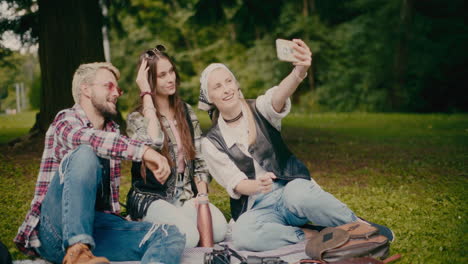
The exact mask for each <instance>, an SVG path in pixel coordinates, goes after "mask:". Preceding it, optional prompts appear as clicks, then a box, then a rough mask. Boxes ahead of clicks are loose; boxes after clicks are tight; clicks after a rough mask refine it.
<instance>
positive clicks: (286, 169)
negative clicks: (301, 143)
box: [206, 100, 310, 220]
mask: <svg viewBox="0 0 468 264" xmlns="http://www.w3.org/2000/svg"><path fill="white" fill-rule="evenodd" d="M247 104H248V105H249V107H250V109H251V110H252V114H253V118H254V121H255V126H256V129H257V138H256V140H255V143H253V144H252V145H250V146H249V148H248V151H249V153H250V155H251V156H252V158H254V159H255V160H256V161H257V162H258V164H260V166H261V167H262V168H263V169H264V170H265V171H268V172H272V173H274V174H275V175H276V177H277V179H280V180H285V181H291V180H294V179H296V178H302V179H307V180H310V174H309V170H308V169H307V167H306V166H305V165H304V163H302V162H301V161H300V160H299V159H297V158H296V156H294V155H293V154H292V153H291V151H290V150H289V149H288V147H287V146H286V144H285V143H284V141H283V138H282V137H281V133H280V132H279V131H278V130H277V129H276V128H275V127H273V126H272V125H271V124H270V122H268V120H266V118H265V117H263V116H262V115H261V114H260V112H259V111H258V110H257V107H256V106H255V100H247ZM206 138H208V139H209V140H210V141H211V143H213V145H214V146H215V147H216V148H217V149H218V150H219V151H221V152H224V153H226V154H227V155H228V156H229V158H230V159H231V160H232V161H233V162H234V163H235V164H236V166H237V167H238V168H239V169H240V170H241V171H242V172H244V173H245V175H247V177H248V178H249V179H255V167H254V163H253V159H252V158H251V157H248V156H246V155H245V154H244V153H243V152H242V151H241V150H240V149H239V147H238V146H237V145H236V144H234V145H232V147H230V148H228V147H227V145H226V142H225V141H224V138H223V136H222V135H221V131H220V129H219V126H218V124H216V125H215V126H213V127H212V128H211V129H210V131H209V132H208V133H207V135H206ZM247 200H248V196H245V195H242V196H241V198H240V199H232V198H231V215H232V217H233V218H234V220H237V218H238V217H239V216H240V215H241V214H242V213H244V212H245V211H246V210H247Z"/></svg>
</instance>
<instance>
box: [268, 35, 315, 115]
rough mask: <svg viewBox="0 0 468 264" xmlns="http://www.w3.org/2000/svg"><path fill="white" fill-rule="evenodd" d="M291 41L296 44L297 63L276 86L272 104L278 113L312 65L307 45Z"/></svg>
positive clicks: (310, 53) (297, 40) (299, 41)
mask: <svg viewBox="0 0 468 264" xmlns="http://www.w3.org/2000/svg"><path fill="white" fill-rule="evenodd" d="M292 41H293V42H294V43H296V45H295V46H294V49H295V51H296V52H295V55H294V56H295V57H296V58H297V59H298V60H299V61H298V62H294V63H293V65H294V66H295V67H294V69H293V70H292V72H291V73H290V74H289V75H288V76H286V78H284V79H283V80H282V81H281V82H280V84H279V85H278V86H279V89H277V90H275V94H274V96H273V98H272V104H273V108H274V109H275V111H276V112H278V113H279V112H281V110H283V107H284V104H285V102H286V100H287V99H288V98H289V97H290V96H291V95H292V94H293V93H294V92H295V91H296V89H297V87H298V86H299V84H300V83H301V82H302V80H304V78H305V77H306V76H307V70H308V69H309V67H310V65H311V63H312V52H311V51H310V49H309V47H308V46H307V44H305V42H304V41H302V40H300V39H293V40H292Z"/></svg>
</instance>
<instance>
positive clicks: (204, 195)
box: [197, 193, 208, 197]
mask: <svg viewBox="0 0 468 264" xmlns="http://www.w3.org/2000/svg"><path fill="white" fill-rule="evenodd" d="M197 197H208V194H207V193H198V194H197Z"/></svg>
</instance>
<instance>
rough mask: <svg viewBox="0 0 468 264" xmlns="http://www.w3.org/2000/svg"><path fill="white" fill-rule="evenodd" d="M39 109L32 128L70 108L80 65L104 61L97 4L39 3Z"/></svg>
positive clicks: (92, 0)
mask: <svg viewBox="0 0 468 264" xmlns="http://www.w3.org/2000/svg"><path fill="white" fill-rule="evenodd" d="M38 4H39V12H38V14H39V19H38V22H39V30H38V33H39V34H38V37H39V61H40V65H41V77H42V78H41V79H42V92H41V109H40V113H39V115H38V118H37V120H36V125H35V128H37V129H39V130H40V131H44V130H45V129H47V127H48V125H49V124H50V122H51V121H52V120H53V118H54V116H55V115H56V114H57V112H58V111H60V110H61V109H63V108H66V107H71V106H72V105H73V98H72V94H71V83H72V78H73V73H74V71H75V70H76V68H77V67H78V65H80V64H81V63H86V62H93V61H104V49H103V45H102V32H101V28H102V13H101V9H100V6H99V2H98V0H68V1H62V0H39V1H38Z"/></svg>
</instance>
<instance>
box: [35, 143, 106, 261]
mask: <svg viewBox="0 0 468 264" xmlns="http://www.w3.org/2000/svg"><path fill="white" fill-rule="evenodd" d="M100 181H101V166H100V163H99V160H98V158H97V156H96V155H95V154H94V152H93V150H92V149H91V148H90V147H89V146H85V145H83V146H80V147H78V148H77V149H76V150H74V151H73V152H72V153H71V154H70V155H69V156H68V157H67V158H65V159H64V160H62V163H61V165H60V168H59V170H58V171H57V173H56V174H55V176H54V178H53V180H52V181H51V183H50V186H49V188H48V191H47V194H46V197H45V198H44V201H43V203H42V206H41V218H40V221H39V229H38V231H39V240H40V241H41V247H40V248H38V249H37V251H38V253H39V255H41V257H43V258H45V259H47V260H49V261H52V262H55V263H61V262H62V259H63V258H64V256H65V253H66V249H67V248H68V247H69V246H71V245H74V244H77V243H83V244H86V245H89V246H91V248H93V247H94V246H95V244H94V239H93V237H92V234H93V223H94V213H95V211H94V206H95V202H96V188H97V186H98V185H99V183H100Z"/></svg>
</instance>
